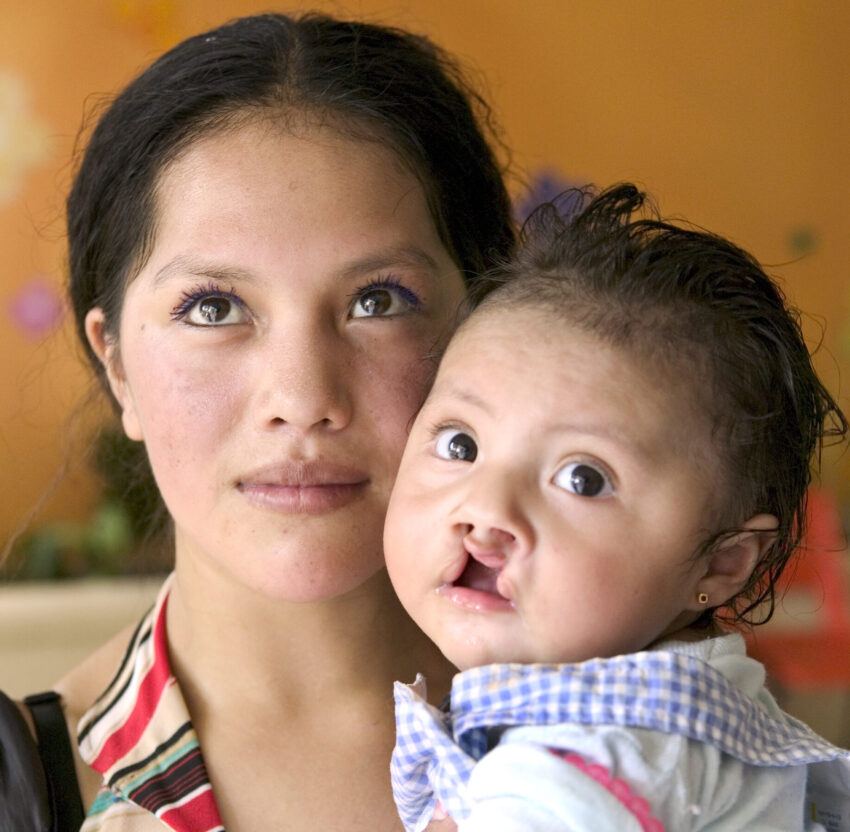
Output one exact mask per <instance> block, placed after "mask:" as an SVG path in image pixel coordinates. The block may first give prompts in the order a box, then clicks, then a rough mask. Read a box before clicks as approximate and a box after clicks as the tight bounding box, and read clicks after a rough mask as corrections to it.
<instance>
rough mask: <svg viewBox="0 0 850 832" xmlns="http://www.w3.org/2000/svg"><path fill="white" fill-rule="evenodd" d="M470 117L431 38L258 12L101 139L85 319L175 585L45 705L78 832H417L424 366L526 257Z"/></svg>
mask: <svg viewBox="0 0 850 832" xmlns="http://www.w3.org/2000/svg"><path fill="white" fill-rule="evenodd" d="M471 100H472V99H471V98H470V93H469V92H468V91H467V90H466V88H465V87H464V86H463V84H462V81H461V80H460V78H459V76H458V75H457V73H456V71H455V70H454V69H453V67H452V66H451V64H450V63H449V62H448V61H447V59H446V58H445V56H444V55H442V53H440V52H439V51H438V50H437V49H436V48H435V47H434V46H433V45H432V44H431V43H430V42H428V41H427V40H425V39H423V38H418V37H415V36H412V35H410V34H407V33H404V32H400V31H396V30H390V29H386V28H383V27H377V26H372V25H367V24H362V23H351V22H340V21H336V20H333V19H330V18H327V17H323V16H315V15H308V16H304V17H301V18H290V17H284V16H282V15H261V16H255V17H250V18H244V19H241V20H237V21H235V22H233V23H231V24H229V25H226V26H223V27H220V28H218V29H216V30H213V31H211V32H208V33H206V34H203V35H199V36H196V37H193V38H190V39H189V40H187V41H185V42H183V43H181V44H179V45H178V46H177V47H175V48H174V49H173V50H171V52H169V53H167V54H166V55H165V56H163V57H162V58H161V59H159V60H158V61H157V62H156V63H155V64H153V65H152V66H151V67H150V68H149V69H148V70H146V71H145V72H144V73H142V75H141V76H140V77H139V78H137V79H136V80H135V81H134V82H133V83H131V84H130V86H129V87H128V88H127V89H126V90H125V91H124V92H123V93H122V94H121V95H120V96H119V97H118V98H117V99H116V100H115V102H114V103H113V104H112V106H111V107H110V108H109V110H108V111H107V112H106V113H105V114H104V116H103V117H102V119H101V120H100V122H99V124H98V126H97V128H96V129H95V131H94V133H93V135H92V138H91V141H90V143H89V146H88V148H87V150H86V153H85V156H84V158H83V161H82V164H81V166H80V169H79V172H78V175H77V177H76V180H75V182H74V185H73V189H72V192H71V195H70V197H69V200H68V228H69V243H70V269H71V296H72V302H73V306H74V311H75V315H76V320H77V325H78V330H79V332H80V334H81V336H82V338H83V342H84V344H86V345H87V349H88V352H89V357H90V358H91V360H92V363H93V366H94V367H95V370H96V371H97V372H98V374H100V376H101V378H102V379H103V380H104V381H105V382H106V384H107V386H108V389H109V391H110V392H111V394H112V396H113V398H114V402H115V404H116V406H117V409H118V412H119V414H120V416H121V419H122V422H123V426H124V430H125V432H126V434H127V436H128V437H130V438H131V439H133V440H137V441H140V442H144V445H145V449H146V452H147V455H148V458H149V460H150V463H151V467H152V469H153V473H154V476H155V478H156V481H157V485H158V486H159V489H160V492H161V494H162V496H163V498H164V501H165V504H166V506H167V507H168V510H169V512H170V514H171V517H172V519H173V527H174V540H175V570H174V573H173V575H172V576H171V578H169V580H168V581H167V582H166V585H165V586H164V588H163V591H162V593H161V595H160V598H159V601H158V603H157V605H156V607H155V608H154V610H153V611H152V613H151V615H149V616H148V617H147V618H146V619H145V620H144V621H143V622H142V623H141V624H140V626H139V628H137V629H136V630H135V632H133V633H131V634H128V633H124V634H121V635H120V636H118V637H116V639H114V640H113V641H112V642H111V643H110V644H108V645H107V646H106V647H105V648H103V649H102V650H101V651H99V652H98V653H97V654H96V655H95V656H93V657H91V659H89V660H88V661H87V662H86V663H85V664H84V665H83V666H81V667H80V668H78V669H77V670H75V671H73V672H72V673H70V674H69V675H68V676H66V677H65V678H64V679H62V680H61V681H60V682H59V683H58V684H57V686H56V691H57V692H58V693H59V694H60V696H61V701H62V703H63V707H64V710H65V716H66V719H67V722H68V724H69V726H70V728H71V730H72V732H73V731H76V730H79V749H78V750H79V759H77V761H76V768H77V775H78V778H79V781H80V787H81V791H82V797H83V804H84V805H85V807H86V810H87V811H88V815H89V817H88V820H87V821H86V824H85V826H84V828H85V829H86V830H104V832H113V830H118V829H121V830H124V829H132V830H151V831H152V832H153V830H162V829H167V828H173V829H178V830H191V832H198V831H199V830H207V829H220V828H223V827H226V828H227V829H228V830H230V832H234V830H255V829H256V830H259V829H263V830H267V829H287V830H299V829H310V830H316V829H323V830H332V829H341V830H342V829H344V830H361V829H362V830H366V829H369V830H374V829H397V828H400V826H399V822H398V820H397V817H396V814H395V809H394V806H393V801H392V795H391V792H390V786H389V775H388V764H389V757H390V752H391V749H392V745H393V736H394V730H393V729H394V726H393V711H392V694H391V691H392V685H391V683H392V681H393V680H395V679H398V678H405V679H406V678H412V677H413V675H414V673H415V672H416V671H425V672H427V674H428V676H429V679H430V678H433V679H435V680H437V683H436V684H435V685H434V695H435V697H437V698H439V697H440V696H441V695H442V693H444V692H445V690H447V686H448V681H449V678H450V673H451V669H450V668H449V667H448V665H447V664H446V663H445V661H444V660H443V659H442V658H441V657H440V656H439V654H438V653H437V651H436V650H435V649H434V647H433V645H431V643H430V642H428V641H427V639H425V638H424V636H423V635H422V634H421V633H420V632H419V631H418V630H417V629H416V627H415V626H414V625H413V624H412V623H411V622H410V620H409V619H408V618H407V616H406V615H405V614H404V612H403V611H402V609H401V607H400V606H399V605H398V603H397V601H396V599H395V596H394V595H393V592H392V590H391V588H390V585H389V582H388V580H387V577H386V572H385V570H384V567H383V556H382V550H381V528H382V524H383V518H384V512H385V509H386V503H387V499H388V496H389V491H390V487H391V485H392V481H393V478H394V475H395V471H396V467H397V464H398V461H399V458H400V455H401V451H402V447H403V444H404V440H405V438H406V431H407V426H408V424H409V422H410V419H411V417H412V416H413V414H414V412H415V411H416V409H417V406H418V404H419V402H420V401H421V398H422V396H423V393H424V391H425V388H426V385H427V381H428V378H429V373H430V370H431V363H430V361H429V360H428V358H427V356H433V355H434V354H435V351H436V350H437V349H438V348H439V346H440V344H441V342H442V340H443V339H444V338H445V336H446V335H447V334H448V332H449V331H450V329H451V324H452V321H453V318H454V313H455V309H456V307H457V304H458V303H459V301H460V300H461V299H462V297H463V295H464V293H465V285H466V281H467V280H468V279H469V278H471V277H473V276H474V275H475V274H477V273H478V272H480V271H481V270H483V269H484V268H486V267H488V266H489V265H491V264H492V263H493V262H494V261H495V260H497V259H499V258H502V257H504V256H505V255H506V254H507V253H508V251H509V250H510V248H511V245H512V242H513V233H512V225H511V220H510V209H509V203H508V199H507V195H506V191H505V188H504V185H503V182H502V179H501V176H500V172H499V168H498V165H497V164H496V161H495V159H494V157H493V154H492V151H491V150H490V148H489V147H488V145H487V143H486V141H485V139H484V138H483V135H482V132H481V129H480V126H479V124H478V122H477V121H476V118H475V116H474V113H473V110H472V107H471V104H470V101H471ZM128 642H129V647H128ZM104 691H105V692H104ZM98 697H100V698H98ZM95 700H97V701H96V702H95ZM93 703H95V704H94V705H93ZM48 769H50V765H49V764H48ZM32 828H38V827H37V826H32Z"/></svg>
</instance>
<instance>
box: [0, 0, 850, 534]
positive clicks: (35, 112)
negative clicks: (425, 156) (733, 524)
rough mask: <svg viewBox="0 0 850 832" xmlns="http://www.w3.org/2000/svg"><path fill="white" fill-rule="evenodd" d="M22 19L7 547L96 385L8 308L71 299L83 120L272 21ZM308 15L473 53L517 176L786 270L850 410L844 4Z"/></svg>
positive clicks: (33, 15)
mask: <svg viewBox="0 0 850 832" xmlns="http://www.w3.org/2000/svg"><path fill="white" fill-rule="evenodd" d="M11 7H12V4H11V3H8V2H7V3H5V4H4V8H2V9H0V251H2V253H3V257H2V260H0V355H2V356H3V361H2V363H0V391H2V395H0V466H2V471H3V477H2V480H0V544H2V543H3V541H4V540H5V539H6V537H7V536H8V534H9V533H10V532H11V531H12V530H13V529H14V528H15V527H16V526H17V524H18V523H19V522H20V519H21V518H22V516H23V515H24V514H25V513H26V511H27V510H28V509H29V508H30V507H31V506H32V505H33V504H34V502H35V501H36V500H37V498H38V497H39V495H41V494H42V493H43V491H44V490H45V488H46V487H47V485H48V484H49V482H50V481H51V479H52V477H53V475H54V473H55V472H56V470H57V468H58V467H59V465H60V463H61V461H62V459H63V453H64V452H63V448H62V442H61V441H60V438H59V437H60V434H61V433H62V425H63V424H64V423H65V421H66V420H67V418H68V414H69V412H70V410H71V409H72V408H73V406H74V404H75V403H76V402H77V401H78V400H79V399H80V398H81V396H82V395H83V393H84V391H85V389H86V385H87V380H86V379H87V376H86V373H85V372H84V371H83V370H82V369H81V365H80V362H79V359H78V357H77V354H76V349H75V347H73V337H72V333H71V332H70V328H69V327H68V326H67V324H66V325H65V326H60V327H59V328H58V329H55V330H53V331H52V332H51V333H49V334H45V333H44V332H42V333H30V334H27V333H26V332H24V331H23V330H22V328H21V325H20V311H18V312H17V313H16V314H13V313H12V311H11V310H10V305H11V304H14V303H15V302H20V301H21V299H22V297H23V299H24V300H26V299H27V298H29V301H30V304H31V305H32V303H33V299H34V298H35V299H36V300H37V299H38V298H37V292H34V290H33V286H34V285H40V286H41V291H42V293H43V294H46V295H47V300H49V295H50V292H51V291H59V290H60V289H61V285H62V283H63V280H64V271H63V270H64V248H63V224H62V204H63V199H64V193H65V191H66V189H67V186H68V182H69V178H70V172H71V169H72V165H71V157H72V150H73V145H74V138H75V134H76V131H77V128H78V125H79V123H80V120H81V117H82V114H83V112H84V110H85V108H86V106H87V105H89V104H91V103H92V102H93V101H96V100H97V98H98V96H99V95H101V94H106V93H110V92H112V91H115V90H116V89H118V88H119V87H120V86H121V85H122V84H124V83H125V82H126V81H127V80H129V78H130V77H132V75H133V74H134V72H135V71H136V70H137V69H139V68H141V67H142V66H143V65H144V64H145V63H147V62H148V61H149V60H150V59H151V58H153V57H154V56H155V55H156V54H157V53H158V52H159V51H161V50H162V49H163V48H165V47H167V46H169V45H170V44H172V43H174V42H175V40H177V39H179V38H181V37H183V36H185V35H188V34H191V33H193V32H195V31H198V30H200V29H202V28H207V27H209V26H212V25H215V24H217V23H219V22H220V21H222V20H224V19H226V18H228V17H232V16H236V15H239V14H243V13H248V12H252V11H260V10H263V9H265V8H267V6H265V5H264V4H262V5H261V4H258V3H252V2H248V0H149V1H148V2H144V1H143V0H74V2H73V3H67V2H58V0H27V2H26V3H21V4H15V8H14V10H13V9H12V8H11ZM293 7H294V6H292V5H290V6H289V8H293ZM308 7H314V8H321V9H325V10H330V11H335V12H338V13H345V12H350V13H352V14H357V15H365V16H368V17H370V18H372V19H376V20H380V21H384V22H391V23H395V24H398V25H402V26H407V27H409V28H413V29H416V30H419V31H422V32H425V33H427V34H430V35H432V36H433V37H434V38H435V39H437V40H438V41H439V42H440V43H442V44H443V45H444V46H446V47H447V48H449V49H450V50H452V51H454V52H455V53H457V54H459V55H461V56H462V57H463V58H464V59H465V60H466V61H467V62H468V63H470V64H471V65H472V67H473V68H474V69H475V71H476V73H477V74H480V76H482V77H483V78H484V79H486V86H485V91H486V93H487V94H488V96H489V98H490V99H491V100H492V102H493V104H494V107H495V110H496V113H497V116H498V118H499V120H500V122H501V123H502V125H503V127H504V130H505V138H506V141H507V143H508V144H509V146H511V147H512V148H513V151H514V165H515V168H516V171H517V173H518V174H520V175H523V176H525V177H526V178H533V176H534V175H535V173H536V172H537V171H539V170H540V169H543V168H546V169H552V170H556V171H557V172H558V173H559V174H560V175H561V176H562V177H563V178H564V179H565V180H568V181H570V182H577V183H583V182H588V181H592V182H596V183H598V184H602V185H604V184H610V183H612V182H614V181H617V180H622V179H632V180H636V181H638V182H640V183H642V184H644V185H645V186H646V187H647V188H648V189H649V190H650V191H651V192H652V193H654V194H655V195H656V197H657V198H658V200H659V202H660V204H661V208H662V210H663V211H664V212H665V213H668V214H676V215H681V216H684V217H687V218H688V219H690V220H692V221H694V222H697V223H699V224H701V225H704V226H706V227H709V228H711V229H712V230H715V231H718V232H721V233H724V234H727V235H729V236H731V237H732V238H733V239H735V240H736V241H737V242H738V243H740V244H741V245H743V246H744V247H746V248H749V249H751V250H752V251H753V252H754V253H755V255H756V256H757V257H758V258H759V259H760V260H761V261H762V262H765V263H768V264H771V265H772V266H775V267H774V268H772V271H773V272H774V273H775V274H777V275H779V276H780V277H781V278H782V279H783V280H784V281H785V285H786V288H787V291H788V294H789V295H790V296H791V298H792V299H793V300H794V301H795V302H796V303H797V304H798V305H799V306H801V307H802V308H803V309H804V310H806V311H807V312H809V313H811V315H812V316H814V319H816V320H817V321H822V322H825V324H826V336H825V346H826V348H827V349H828V351H829V354H830V355H826V354H825V355H824V356H823V358H821V359H819V367H820V368H821V370H822V372H823V374H824V376H825V377H826V379H827V381H828V383H829V384H830V385H831V387H832V389H833V391H834V392H835V393H836V394H838V395H839V397H840V401H841V403H842V404H843V405H844V407H845V408H847V409H850V395H847V391H848V390H850V381H848V379H850V372H848V371H850V316H848V307H850V282H848V280H847V263H848V260H850V243H848V240H850V189H848V183H850V160H849V158H848V152H847V149H848V147H850V107H848V102H850V58H848V50H847V44H848V43H850V4H846V3H844V2H842V0H834V1H833V2H829V1H828V0H814V2H813V1H812V0H808V2H804V0H799V2H791V0H748V2H746V3H740V2H737V0H705V1H704V2H703V1H702V0H690V1H689V2H687V3H682V2H680V1H679V0H631V2H625V0H623V1H622V2H612V0H601V1H600V0H532V2H529V3H525V4H519V3H507V2H503V1H500V0H407V2H403V1H402V0H398V1H397V2H394V3H388V2H378V0H361V2H350V3H329V2H319V1H318V0H317V2H315V3H313V4H301V5H299V6H297V8H308ZM517 189H518V186H517V185H515V188H514V190H517ZM801 241H802V243H801ZM803 250H806V251H807V254H806V256H805V257H803V258H802V259H799V260H798V258H799V256H800V254H801V253H802V252H803ZM794 260H797V262H792V261H794ZM39 275H40V276H41V277H37V276H39ZM38 281H41V282H40V284H39V282H38ZM16 315H17V317H16ZM808 328H809V330H810V331H811V332H812V334H813V337H814V336H816V334H817V327H816V326H815V325H809V326H808ZM839 376H840V377H841V378H843V384H842V385H841V386H840V387H839ZM845 457H850V455H845ZM826 480H827V482H828V483H829V484H831V485H833V486H834V487H836V488H837V489H838V490H839V493H840V494H841V496H842V499H843V501H844V503H845V505H848V504H850V486H848V482H850V459H837V458H834V457H833V456H830V457H829V458H828V467H827V472H826ZM95 493H96V489H95V487H94V484H93V483H92V482H91V479H90V478H89V477H87V476H86V475H85V473H84V472H76V473H74V472H72V474H71V476H70V477H69V478H66V480H65V481H64V483H63V485H62V486H60V488H59V490H58V492H57V494H56V496H55V498H54V500H53V501H52V502H51V504H50V506H49V508H48V509H47V510H46V513H45V514H44V515H43V516H45V517H53V518H79V517H82V516H84V514H85V512H86V511H87V510H88V509H89V508H90V506H91V505H92V504H93V502H94V500H95Z"/></svg>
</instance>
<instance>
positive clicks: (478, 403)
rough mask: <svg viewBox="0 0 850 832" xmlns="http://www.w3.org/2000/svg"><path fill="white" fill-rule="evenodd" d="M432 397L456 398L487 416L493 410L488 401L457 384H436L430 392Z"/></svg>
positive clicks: (490, 414)
mask: <svg viewBox="0 0 850 832" xmlns="http://www.w3.org/2000/svg"><path fill="white" fill-rule="evenodd" d="M431 398H432V399H457V400H460V401H462V402H464V403H466V404H470V405H472V406H473V407H476V408H478V409H479V410H481V411H483V412H484V413H486V414H487V415H488V416H492V415H493V413H494V411H493V408H492V407H491V406H490V404H489V403H488V402H486V401H485V400H484V399H482V398H481V396H479V395H478V394H477V393H473V392H472V391H471V390H467V389H466V388H465V387H460V386H458V385H457V384H442V385H440V384H438V385H437V386H436V387H434V390H433V391H432V394H431Z"/></svg>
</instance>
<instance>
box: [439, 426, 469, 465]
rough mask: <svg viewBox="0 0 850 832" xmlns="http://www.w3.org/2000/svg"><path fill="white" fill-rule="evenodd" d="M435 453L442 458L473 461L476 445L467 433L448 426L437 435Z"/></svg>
mask: <svg viewBox="0 0 850 832" xmlns="http://www.w3.org/2000/svg"><path fill="white" fill-rule="evenodd" d="M436 453H437V456H439V457H441V458H442V459H458V460H461V461H462V462H474V461H475V457H476V456H478V445H477V444H476V442H475V440H474V439H473V438H472V437H471V436H470V435H469V434H468V433H464V432H463V431H460V430H457V429H456V428H450V429H448V430H444V431H442V432H441V433H440V434H439V435H438V436H437V444H436Z"/></svg>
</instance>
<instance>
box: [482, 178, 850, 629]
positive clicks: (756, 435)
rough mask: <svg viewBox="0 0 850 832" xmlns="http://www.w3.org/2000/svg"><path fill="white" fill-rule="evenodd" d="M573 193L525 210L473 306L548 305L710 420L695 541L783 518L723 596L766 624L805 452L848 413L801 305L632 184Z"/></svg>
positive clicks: (841, 427)
mask: <svg viewBox="0 0 850 832" xmlns="http://www.w3.org/2000/svg"><path fill="white" fill-rule="evenodd" d="M580 196H581V200H580V202H579V204H580V205H581V204H583V206H584V207H581V208H580V209H579V210H578V211H573V212H572V213H571V214H565V213H562V212H561V211H560V210H559V205H560V206H568V207H572V208H574V206H575V204H576V192H575V191H571V192H567V193H566V194H564V195H562V197H561V198H559V200H556V202H554V203H547V204H545V205H543V206H541V207H540V208H539V209H537V211H536V212H535V213H534V214H532V216H531V217H530V218H529V220H528V221H527V223H526V225H525V226H524V228H523V232H522V245H521V246H520V250H519V252H518V253H517V254H516V256H515V257H514V258H513V259H512V260H511V261H510V262H509V263H508V264H507V265H505V266H503V267H502V268H500V269H499V270H497V271H495V272H494V273H493V274H492V275H491V279H490V280H487V281H486V283H488V284H489V285H488V286H487V289H488V290H490V289H492V288H493V287H494V285H495V286H498V288H497V289H496V290H495V291H494V292H492V293H489V294H487V296H486V297H485V298H484V300H483V301H482V303H481V304H480V305H479V306H478V309H479V310H482V309H493V308H496V309H505V310H510V309H515V308H529V307H530V308H537V309H541V310H543V311H545V312H547V313H555V314H556V315H557V316H558V317H560V318H561V319H563V320H566V321H567V322H568V323H569V324H570V325H571V326H577V327H579V328H581V329H582V330H584V331H587V332H588V333H590V334H592V335H594V336H595V337H599V338H601V339H602V340H604V341H605V342H606V343H609V344H611V345H612V346H616V347H619V348H623V349H625V350H628V352H629V353H630V354H631V355H633V356H634V357H635V359H636V360H637V361H640V362H642V364H643V366H647V367H649V368H651V369H653V370H657V371H658V372H659V375H660V378H661V379H662V383H664V382H667V383H670V384H671V385H672V384H673V383H675V384H677V385H678V386H677V388H676V390H675V393H676V395H678V396H679V397H689V401H690V403H692V404H693V406H694V407H696V408H698V410H699V412H700V413H702V414H704V415H705V417H706V418H707V419H708V420H709V425H710V428H711V432H712V439H713V442H712V446H711V452H712V453H713V454H715V455H716V459H717V462H719V467H718V470H719V471H720V472H721V477H722V481H721V482H720V483H718V484H717V488H718V493H719V494H720V500H719V504H718V506H717V509H716V514H717V517H716V524H715V525H716V528H714V529H713V530H711V531H710V532H709V536H708V538H707V539H706V541H705V542H704V543H703V545H702V546H700V547H699V550H698V552H697V554H704V553H706V552H709V551H711V550H712V549H713V548H714V547H715V546H717V545H719V544H720V543H721V542H722V541H724V540H726V539H728V538H729V537H731V536H732V535H734V534H736V533H737V532H739V531H741V524H742V523H744V522H745V521H746V520H747V519H748V518H750V517H752V516H754V515H756V514H762V513H765V514H772V515H774V516H775V517H776V518H777V519H778V521H779V527H778V529H777V532H776V537H775V539H774V540H773V542H772V543H771V545H770V546H769V547H768V548H767V550H766V551H765V553H764V555H763V557H762V559H761V560H760V562H759V563H758V564H757V566H756V568H755V571H754V573H753V575H752V576H751V578H750V580H749V582H748V584H747V585H746V586H745V587H744V589H743V590H742V592H741V593H740V594H739V595H738V596H737V597H736V598H735V599H731V600H730V601H729V602H727V605H728V609H729V614H728V617H731V618H733V619H735V620H739V621H742V622H746V623H762V622H763V621H766V620H767V619H768V618H770V616H771V614H772V612H773V605H774V602H775V591H776V582H777V579H778V578H779V575H780V574H781V572H782V570H783V569H784V568H785V565H786V563H787V562H788V559H789V558H790V556H791V555H792V553H793V552H794V550H795V549H796V548H797V546H798V545H799V543H800V541H801V539H802V536H803V533H804V531H805V519H806V494H807V490H808V487H809V484H810V480H811V468H812V465H813V463H815V462H819V460H820V450H821V448H822V446H823V443H824V440H825V439H827V438H832V439H834V440H835V441H840V440H842V439H844V438H845V437H846V434H847V430H848V423H847V420H846V418H845V416H844V414H843V413H842V412H841V410H840V408H839V407H838V405H837V404H836V402H835V401H834V399H833V398H832V396H831V395H830V394H829V392H828V391H827V390H826V388H825V387H824V386H823V384H822V383H821V382H820V380H819V379H818V377H817V374H816V373H815V370H814V368H813V366H812V362H811V358H810V356H809V352H808V349H807V348H806V344H805V342H804V339H803V335H802V332H801V329H800V314H799V312H798V311H797V310H796V309H794V308H793V307H791V306H789V305H788V304H786V302H785V298H784V296H783V294H782V291H781V290H780V288H779V287H778V286H777V284H776V283H775V282H774V281H773V280H771V278H770V277H768V276H767V275H766V274H765V272H764V271H763V270H762V268H761V267H760V266H759V264H758V263H757V262H756V261H755V259H754V258H753V257H752V256H751V255H749V254H748V253H747V252H745V251H743V250H741V249H740V248H738V247H737V246H735V245H733V244H732V243H730V242H729V241H727V240H725V239H722V238H721V237H718V236H715V235H713V234H710V233H708V232H705V231H702V230H697V229H694V228H686V227H681V226H679V225H673V224H671V223H669V222H664V221H662V220H660V219H659V218H658V214H657V211H656V210H655V209H654V208H653V207H652V206H651V205H648V204H647V199H646V196H645V194H643V193H641V192H640V191H638V189H637V188H635V187H634V186H633V185H629V184H622V185H618V186H615V187H613V188H610V189H609V190H607V191H604V192H602V193H601V194H599V195H598V196H595V197H594V196H593V194H592V192H591V191H584V192H582V193H581V194H580ZM641 211H643V212H644V216H643V217H641V216H638V217H637V218H635V217H634V215H635V214H636V213H637V212H641ZM646 214H648V216H646ZM665 370H666V371H667V374H666V375H663V373H664V371H665ZM671 370H673V371H677V372H676V374H675V375H674V374H672V373H671V372H670V371H671ZM763 604H764V606H763ZM757 608H758V609H757ZM713 615H714V611H709V612H708V613H706V614H704V615H703V616H702V617H701V619H700V622H699V623H701V624H707V623H708V622H709V621H710V620H711V618H712V616H713Z"/></svg>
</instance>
